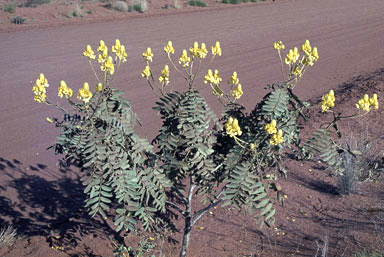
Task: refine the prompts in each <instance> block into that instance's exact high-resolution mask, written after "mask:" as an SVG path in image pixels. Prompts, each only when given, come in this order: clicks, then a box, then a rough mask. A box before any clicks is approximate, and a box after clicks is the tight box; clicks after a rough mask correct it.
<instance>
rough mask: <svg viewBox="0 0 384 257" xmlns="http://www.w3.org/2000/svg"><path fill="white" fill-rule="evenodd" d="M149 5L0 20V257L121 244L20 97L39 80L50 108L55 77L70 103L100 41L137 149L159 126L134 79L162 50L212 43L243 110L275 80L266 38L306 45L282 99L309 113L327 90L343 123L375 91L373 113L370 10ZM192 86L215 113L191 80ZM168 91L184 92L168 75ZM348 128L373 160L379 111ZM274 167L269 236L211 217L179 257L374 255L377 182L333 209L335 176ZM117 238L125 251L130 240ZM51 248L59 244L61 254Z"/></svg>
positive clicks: (296, 4)
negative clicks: (115, 60)
mask: <svg viewBox="0 0 384 257" xmlns="http://www.w3.org/2000/svg"><path fill="white" fill-rule="evenodd" d="M63 2H64V1H63ZM152 2H153V3H152V4H151V3H150V4H149V11H148V12H147V13H145V14H140V13H119V12H116V11H110V12H109V11H108V10H105V9H103V8H102V7H100V6H99V3H89V2H80V3H79V4H80V5H83V6H84V10H93V14H90V15H87V16H85V17H84V18H74V19H69V18H66V17H65V14H66V13H67V10H68V9H69V8H70V7H71V6H72V7H73V6H74V4H72V5H68V6H66V5H63V4H60V2H52V3H50V4H47V5H42V6H38V7H37V8H17V12H16V13H15V14H8V13H4V12H0V21H1V22H2V23H1V24H0V31H1V32H0V49H1V50H0V53H1V60H2V62H0V70H1V71H2V75H1V76H0V87H1V94H0V102H1V105H0V142H1V144H0V227H4V226H5V225H8V224H11V225H13V226H14V227H16V228H17V229H18V231H19V233H20V234H21V235H23V236H24V237H23V238H22V239H21V240H20V241H19V242H18V243H16V244H15V245H14V246H13V247H11V248H8V247H4V248H2V249H0V256H7V257H10V256H12V257H16V256H17V257H18V256H103V257H104V256H112V249H113V248H112V244H111V240H110V238H115V239H119V238H120V239H121V237H120V236H122V235H123V234H121V235H119V234H116V233H114V232H113V226H112V225H111V222H110V221H109V220H107V221H103V220H101V219H89V217H88V216H87V215H86V212H85V210H84V209H83V208H82V201H83V195H82V186H81V183H80V182H79V176H80V174H79V172H78V171H77V170H76V169H72V170H71V169H63V168H60V165H59V162H58V159H59V157H60V156H55V155H54V153H53V152H52V151H46V150H45V149H46V148H47V147H48V146H49V145H50V144H52V143H53V142H54V139H55V135H56V133H57V132H56V131H55V129H54V128H52V127H50V126H49V124H47V123H45V122H44V119H45V117H47V116H50V117H52V116H55V115H56V116H57V115H59V113H58V112H56V111H55V110H52V108H49V107H48V106H46V105H44V104H38V103H37V102H34V101H33V99H32V98H33V95H32V91H31V88H32V86H33V82H34V81H35V79H36V78H37V77H38V75H39V73H40V72H43V73H44V74H45V75H46V77H47V78H48V80H49V83H50V87H49V88H48V96H49V97H50V98H51V99H55V100H56V96H55V94H56V93H55V92H56V87H57V85H58V83H59V82H60V80H62V79H64V80H65V81H66V82H67V84H68V85H69V86H70V87H72V88H73V89H74V90H75V91H77V89H78V88H79V87H80V86H81V85H82V83H83V82H84V81H88V82H92V83H94V78H93V75H92V73H91V71H90V69H89V66H88V63H87V60H86V59H85V58H84V57H83V56H82V51H83V49H84V48H85V46H86V45H87V44H91V45H92V46H93V47H94V48H95V47H96V46H97V44H98V41H99V40H100V39H103V40H105V41H106V43H107V44H108V45H111V44H112V42H113V41H114V39H115V38H119V39H120V41H121V42H122V43H123V44H125V45H126V49H127V53H128V62H127V63H125V64H124V65H122V66H121V67H120V70H119V71H118V73H117V77H116V78H115V80H114V81H113V83H114V85H113V86H114V87H116V88H119V89H121V90H123V91H125V92H126V96H127V97H128V98H129V99H130V100H131V103H132V105H133V106H134V109H135V111H136V112H137V113H138V116H139V117H140V120H141V121H142V123H143V127H141V128H140V127H138V128H137V130H138V133H139V134H140V135H142V136H145V137H147V138H149V139H152V138H153V137H154V136H155V134H156V132H157V130H158V129H159V128H160V120H159V119H158V117H157V114H156V113H155V112H154V111H152V109H151V108H152V107H153V106H154V104H155V101H156V97H155V96H154V95H153V93H152V92H151V91H150V89H149V88H148V87H147V85H146V83H145V81H144V80H143V79H142V78H141V77H140V72H141V70H142V68H144V63H143V60H142V57H141V53H142V52H143V51H144V50H145V49H146V47H151V48H152V50H153V51H154V53H155V58H154V64H153V65H152V69H153V70H158V71H160V69H161V68H162V66H163V65H164V62H165V60H166V58H165V56H164V55H163V53H162V48H163V46H164V45H165V43H166V42H167V41H168V40H172V41H173V43H174V46H175V48H176V52H177V55H178V54H179V53H180V52H181V50H182V49H183V48H187V47H189V46H191V45H192V44H193V42H194V41H199V42H206V43H207V45H211V44H213V43H214V42H215V41H217V40H219V41H220V42H221V45H222V48H223V56H221V57H218V58H217V59H215V61H214V63H213V64H212V68H218V69H219V70H220V74H221V75H222V77H223V78H226V77H229V76H230V75H231V73H232V71H234V70H236V71H237V72H238V74H239V77H240V80H241V82H242V85H243V90H244V92H245V95H244V96H243V97H242V99H241V102H242V103H244V104H245V106H246V107H248V108H249V109H250V108H253V106H254V105H255V103H256V102H257V101H258V100H260V99H261V97H262V96H263V95H264V94H265V93H266V91H265V90H264V89H263V88H264V87H265V86H266V85H267V84H268V83H272V82H274V81H277V80H281V74H280V63H279V58H278V56H277V54H276V52H275V51H274V50H273V49H272V47H271V46H272V44H273V42H275V41H277V40H282V41H283V42H284V43H285V45H286V46H287V47H288V48H292V47H294V46H299V45H301V44H302V43H303V42H304V40H306V39H309V40H310V41H311V43H312V45H314V46H317V47H318V49H319V54H320V59H319V61H318V62H317V63H316V64H315V65H314V66H313V67H312V68H311V69H310V70H308V71H307V72H306V74H305V75H304V78H303V79H302V81H301V82H300V84H299V86H298V87H297V88H295V90H296V92H297V94H298V95H299V96H300V97H301V98H302V99H305V100H309V101H310V102H311V103H312V104H313V105H316V104H318V103H319V99H320V97H321V95H322V94H324V93H326V92H327V91H328V90H329V89H331V88H333V89H335V91H336V96H337V99H338V100H337V103H336V106H337V107H336V108H337V109H336V110H337V111H344V112H345V113H352V112H353V108H354V104H355V102H356V101H357V100H358V98H359V97H361V96H362V94H364V93H369V94H372V93H374V92H376V93H377V94H378V95H379V102H380V101H381V99H383V98H384V69H383V67H384V51H383V42H384V26H383V25H384V20H383V13H384V2H383V1H382V0H364V1H361V0H338V1H334V0H322V1H317V0H282V1H279V0H277V1H275V2H270V1H267V2H260V3H256V4H253V3H252V4H251V3H249V4H241V5H236V6H234V5H233V6H232V5H225V6H224V5H221V4H218V3H215V1H206V2H208V3H209V7H206V8H197V7H188V8H181V9H168V10H164V9H162V8H161V7H162V6H164V5H165V4H166V3H168V2H167V1H155V0H152ZM169 4H172V3H171V1H169ZM16 15H20V16H23V17H26V18H27V19H28V23H27V24H26V25H12V24H9V23H8V17H13V16H16ZM67 23H70V24H67ZM197 82H198V84H201V86H200V87H199V89H200V90H201V91H202V93H203V95H205V96H206V97H207V99H208V102H209V103H210V104H211V106H212V108H213V109H214V110H215V111H217V112H219V111H220V108H219V107H218V106H219V105H218V104H217V101H216V100H215V99H214V98H213V97H212V96H211V93H210V90H209V89H208V88H207V87H206V86H205V85H204V83H203V82H202V78H200V81H197ZM171 84H173V85H177V86H174V88H175V89H178V90H182V89H183V87H182V85H183V84H182V80H181V79H179V78H177V76H175V75H174V74H171ZM57 101H60V100H59V99H57ZM381 106H382V104H381ZM317 110H318V106H317V107H314V108H313V109H311V110H310V112H309V115H310V116H311V119H312V121H313V125H314V126H316V125H318V124H320V123H321V122H322V121H323V120H324V119H325V118H324V116H323V115H322V114H319V113H318V111H317ZM359 122H360V123H359ZM359 122H355V123H349V124H345V125H348V126H349V128H348V129H347V130H346V131H347V133H352V132H353V133H358V132H359V130H360V127H361V126H363V127H364V128H365V124H368V125H369V128H368V131H369V133H370V135H371V138H374V139H377V140H375V142H378V143H379V145H380V144H381V148H378V149H379V150H378V151H377V155H380V154H381V153H382V150H380V149H383V147H382V142H383V135H382V124H383V122H384V118H383V115H382V111H381V110H379V111H375V112H372V113H370V114H369V115H368V116H367V117H366V118H365V119H363V120H360V121H359ZM308 132H309V131H308V130H307V131H306V132H305V133H308ZM286 166H287V169H288V179H287V181H282V182H281V184H282V186H283V191H284V192H285V193H286V194H287V195H288V199H287V200H286V202H285V206H284V208H281V207H278V210H277V216H276V228H277V230H270V229H264V230H260V229H259V228H258V225H257V223H256V222H255V220H253V219H252V217H250V216H248V215H246V214H244V213H237V212H236V211H233V210H230V211H228V210H227V209H222V208H220V207H218V208H217V209H215V210H213V215H208V216H206V217H204V218H203V219H202V220H201V221H199V224H197V227H203V229H198V228H197V229H194V230H193V231H192V238H191V240H192V241H191V247H190V254H189V256H196V257H198V256H199V257H205V256H292V254H294V255H295V256H315V255H316V250H317V249H318V247H317V244H316V242H318V243H322V240H325V238H326V237H327V238H328V242H329V252H328V256H352V253H354V252H356V251H360V250H362V249H367V250H378V251H384V246H383V240H384V213H383V207H384V203H383V195H384V185H383V177H382V176H381V174H380V172H379V171H376V172H375V173H374V177H373V178H374V179H373V181H371V182H365V183H360V184H359V186H358V190H357V193H355V194H352V195H349V196H345V197H341V196H339V195H338V194H337V193H336V180H335V178H334V177H332V176H329V171H328V170H324V166H322V165H321V164H318V163H310V162H305V163H300V162H295V161H289V162H287V164H286ZM292 218H294V219H295V221H294V222H293V220H292ZM178 224H180V223H178ZM278 232H279V234H277V233H278ZM281 232H285V235H282V233H281ZM55 235H60V238H59V239H55V238H54V236H55ZM125 236H126V242H128V240H131V239H132V236H131V235H125ZM175 237H176V238H178V239H179V238H180V235H175ZM157 243H158V248H157V249H159V247H160V246H161V247H162V249H163V251H164V254H165V256H177V253H178V250H177V249H176V246H174V245H172V244H170V243H167V242H166V243H164V244H162V243H161V242H157ZM51 246H63V247H64V251H60V250H53V249H52V248H51ZM319 255H320V253H319Z"/></svg>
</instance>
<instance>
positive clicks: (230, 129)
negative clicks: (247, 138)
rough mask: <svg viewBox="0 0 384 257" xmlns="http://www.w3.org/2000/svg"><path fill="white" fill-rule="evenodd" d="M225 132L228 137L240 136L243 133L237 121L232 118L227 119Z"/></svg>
mask: <svg viewBox="0 0 384 257" xmlns="http://www.w3.org/2000/svg"><path fill="white" fill-rule="evenodd" d="M224 126H225V130H226V132H227V135H229V136H230V137H235V136H241V134H242V133H243V132H242V131H241V129H240V126H239V121H238V120H237V119H234V118H232V117H229V119H228V121H227V123H225V125H224Z"/></svg>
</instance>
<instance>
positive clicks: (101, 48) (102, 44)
mask: <svg viewBox="0 0 384 257" xmlns="http://www.w3.org/2000/svg"><path fill="white" fill-rule="evenodd" d="M105 49H107V50H108V47H107V46H106V45H105V43H104V41H103V40H100V43H99V47H98V48H97V51H99V52H100V53H102V52H104V50H105Z"/></svg>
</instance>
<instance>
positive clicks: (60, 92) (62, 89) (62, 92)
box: [57, 80, 73, 98]
mask: <svg viewBox="0 0 384 257" xmlns="http://www.w3.org/2000/svg"><path fill="white" fill-rule="evenodd" d="M57 96H58V97H60V98H63V96H65V98H68V97H72V96H73V91H72V89H71V88H69V87H67V83H65V81H64V80H62V81H60V86H59V88H58V89H57Z"/></svg>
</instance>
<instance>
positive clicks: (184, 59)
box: [179, 49, 191, 67]
mask: <svg viewBox="0 0 384 257" xmlns="http://www.w3.org/2000/svg"><path fill="white" fill-rule="evenodd" d="M190 61H191V57H189V56H188V53H187V50H185V49H184V50H183V52H182V53H181V55H180V58H179V63H180V64H182V65H183V67H187V66H189V62H190Z"/></svg>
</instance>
